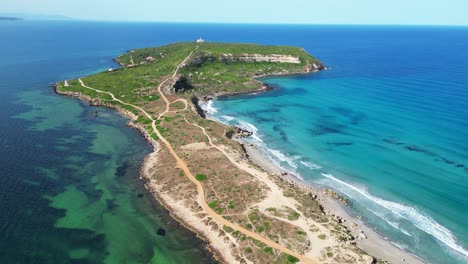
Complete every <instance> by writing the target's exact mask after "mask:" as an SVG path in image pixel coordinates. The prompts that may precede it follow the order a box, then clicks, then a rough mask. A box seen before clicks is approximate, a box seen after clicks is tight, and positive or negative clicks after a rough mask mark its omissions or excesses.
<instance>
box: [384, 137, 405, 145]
mask: <svg viewBox="0 0 468 264" xmlns="http://www.w3.org/2000/svg"><path fill="white" fill-rule="evenodd" d="M382 140H383V142H386V143H390V144H393V145H403V144H404V143H403V142H400V141H398V140H396V139H393V138H384V139H382Z"/></svg>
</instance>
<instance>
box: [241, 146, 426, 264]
mask: <svg viewBox="0 0 468 264" xmlns="http://www.w3.org/2000/svg"><path fill="white" fill-rule="evenodd" d="M239 143H241V144H243V146H244V148H245V150H246V152H247V154H248V156H249V159H250V160H251V161H252V162H253V163H255V164H256V165H258V166H259V167H261V168H262V169H263V170H265V171H267V172H269V173H271V174H272V175H275V176H276V177H281V178H283V179H284V180H285V181H288V182H291V183H293V184H295V185H297V186H300V187H301V188H304V189H307V190H309V191H310V192H312V193H315V194H317V196H318V197H319V198H318V199H319V201H320V204H321V205H322V206H323V208H324V211H325V212H326V213H327V214H329V215H333V216H336V217H339V218H340V219H342V223H343V224H344V225H345V226H346V227H347V228H348V230H350V231H351V233H352V234H353V235H354V236H355V237H357V238H358V239H356V244H357V246H358V247H359V248H360V249H362V250H363V251H365V252H366V253H368V254H369V255H372V256H375V257H377V258H379V259H382V260H385V261H388V262H389V263H395V264H396V263H412V264H423V263H426V262H425V261H423V260H421V259H420V258H418V257H417V256H414V255H413V254H411V253H409V252H407V251H405V250H403V249H401V248H399V247H397V246H396V245H394V244H393V243H392V242H391V241H389V240H386V239H385V238H384V237H383V236H381V235H380V234H378V233H377V231H375V230H374V229H372V228H370V227H369V226H367V225H366V224H365V223H364V222H362V221H361V220H359V219H358V218H356V217H354V216H352V215H351V214H350V213H349V212H348V211H347V210H346V207H345V206H344V205H343V204H342V203H341V202H340V201H339V200H337V199H334V198H332V197H331V196H330V195H328V194H327V192H326V190H325V189H321V188H317V187H314V186H313V185H311V184H309V183H306V182H304V181H301V180H300V179H298V178H296V177H295V176H293V175H290V174H288V173H287V172H284V171H283V170H282V169H281V168H279V167H278V166H276V165H275V164H274V163H273V162H272V161H270V160H269V159H268V158H267V157H266V156H265V154H263V153H262V151H261V150H260V149H259V148H258V147H257V146H255V145H253V144H251V143H248V142H246V141H245V140H242V139H240V140H239ZM361 231H362V232H363V234H365V237H366V238H364V239H359V236H360V234H361ZM361 236H362V235H361Z"/></svg>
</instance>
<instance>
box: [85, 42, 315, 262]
mask: <svg viewBox="0 0 468 264" xmlns="http://www.w3.org/2000/svg"><path fill="white" fill-rule="evenodd" d="M192 54H193V51H192V52H190V54H189V55H188V56H187V57H186V58H185V59H184V60H183V61H182V62H181V63H180V64H179V65H178V66H177V68H176V69H175V70H174V73H173V74H172V76H170V77H168V78H166V79H165V80H164V81H162V82H161V83H160V84H159V86H158V92H159V94H160V96H161V98H162V99H163V100H164V102H165V103H166V110H165V111H164V112H163V113H161V114H160V115H159V116H158V118H156V119H154V118H153V117H152V116H151V115H150V114H149V113H148V112H146V111H145V110H144V109H143V108H141V107H139V106H136V105H133V104H130V103H126V102H124V101H122V100H120V99H118V98H116V97H115V96H114V94H112V93H111V92H107V91H101V90H98V89H95V88H92V87H89V86H86V85H85V84H84V83H83V81H82V80H81V79H78V80H79V82H80V84H81V86H83V87H84V88H87V89H90V90H93V91H95V92H97V93H104V94H108V95H110V96H111V97H112V100H114V101H116V102H119V103H121V104H123V105H128V106H131V107H134V108H135V109H138V110H139V111H141V112H142V113H143V114H144V115H145V116H146V117H148V118H149V119H151V120H152V123H151V126H152V128H153V130H154V132H155V133H156V135H157V136H158V137H159V139H160V140H161V141H162V142H163V143H164V145H165V146H166V148H167V149H168V150H169V152H170V154H171V155H172V156H173V157H174V159H175V160H176V162H177V166H178V168H180V169H181V170H182V171H183V172H184V174H185V176H186V177H187V178H188V179H189V180H190V181H191V182H192V183H193V184H195V185H196V187H197V194H198V195H197V200H198V203H199V204H200V206H201V207H202V208H203V210H204V212H205V213H207V214H208V215H210V216H211V217H212V218H213V219H215V221H216V222H217V223H218V224H220V225H225V226H228V227H230V228H232V229H234V230H237V231H239V232H241V233H243V234H244V235H246V236H249V237H251V238H253V239H256V240H258V241H260V242H263V243H265V244H266V245H268V246H270V247H272V248H274V249H277V250H279V251H281V252H283V253H286V254H289V255H291V256H294V257H296V258H297V259H299V260H300V261H301V262H302V263H308V264H317V263H318V262H317V261H315V260H313V259H311V258H308V257H306V256H304V255H301V254H298V253H296V252H294V251H292V250H290V249H288V248H286V247H284V246H281V245H280V244H277V243H275V242H273V241H271V240H269V239H266V238H265V237H263V236H261V235H259V234H257V233H255V232H253V231H250V230H247V229H245V228H243V227H240V226H238V225H236V224H234V223H232V222H229V221H228V220H226V219H224V218H223V217H221V216H220V215H218V214H217V213H216V212H215V211H214V210H213V209H211V208H210V207H209V206H208V203H207V202H206V200H205V191H204V189H203V186H202V184H201V183H200V182H199V181H198V180H197V179H196V178H195V176H194V175H193V174H192V172H191V171H190V169H189V168H188V166H187V163H185V161H183V160H182V159H181V158H180V157H179V155H177V153H176V152H175V150H174V148H173V147H172V145H171V144H170V143H169V141H167V140H166V139H165V138H164V137H163V136H162V135H161V133H160V132H159V131H158V129H157V127H156V121H157V120H159V119H160V118H161V117H162V116H164V114H166V113H168V112H170V104H171V102H170V101H169V100H168V99H167V97H166V96H165V95H164V93H163V92H162V90H161V88H162V87H163V86H164V85H165V84H166V83H167V82H168V81H170V80H174V78H175V77H176V76H177V74H178V71H179V69H180V68H181V67H182V66H184V65H185V63H186V61H187V60H188V59H189V58H190V56H191V55H192ZM176 101H184V103H185V104H187V102H186V101H185V100H176ZM184 118H185V116H184ZM185 120H186V119H185ZM186 122H188V120H186ZM188 123H190V122H188ZM190 124H192V123H190ZM192 125H195V124H192ZM195 126H197V127H199V128H200V129H201V130H202V131H203V133H204V134H205V135H206V136H207V138H208V140H209V143H210V145H211V146H213V147H215V148H217V149H218V150H219V151H221V152H222V153H223V154H225V155H226V157H228V158H229V160H230V161H231V162H232V163H233V164H234V165H236V166H237V164H236V162H234V161H233V160H232V159H231V158H230V157H229V155H227V153H226V152H225V150H224V149H222V148H221V147H219V146H217V145H215V144H213V142H212V141H211V137H210V136H209V135H208V134H207V133H206V131H205V128H203V127H201V126H198V125H195Z"/></svg>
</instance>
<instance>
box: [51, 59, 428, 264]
mask: <svg viewBox="0 0 468 264" xmlns="http://www.w3.org/2000/svg"><path fill="white" fill-rule="evenodd" d="M189 56H190V55H189ZM179 67H180V66H179ZM177 69H178V68H177ZM177 69H176V71H175V73H174V75H175V74H176V73H177ZM322 69H326V67H323V68H322ZM316 71H319V69H317V70H314V71H307V72H306V73H309V72H316ZM296 74H304V72H302V73H299V72H293V73H290V72H280V73H274V74H268V75H264V76H260V75H259V76H252V79H253V80H254V81H255V82H257V83H258V84H259V85H261V88H260V89H257V90H251V91H248V92H240V93H229V92H222V93H218V94H215V95H214V97H219V96H233V95H239V94H246V93H247V94H248V93H250V94H251V93H259V92H263V91H267V90H270V89H271V87H269V86H268V85H267V84H265V83H263V82H262V81H260V80H258V79H257V78H262V77H266V76H286V75H296ZM166 80H167V79H166ZM80 82H81V80H80ZM163 83H164V82H163ZM81 84H82V86H84V84H83V83H81ZM65 86H67V82H65ZM160 86H161V85H160ZM160 86H159V88H160ZM90 89H92V88H90ZM93 90H94V89H93ZM55 91H56V93H58V94H62V95H67V96H71V97H78V98H80V99H82V100H85V101H88V102H90V104H92V105H101V106H106V107H111V108H113V109H116V110H117V111H118V112H119V113H121V114H123V115H124V116H126V117H128V118H130V122H129V126H131V127H134V128H136V129H138V130H139V131H140V133H141V135H142V136H143V137H144V138H145V139H146V140H147V141H148V142H149V143H150V144H151V145H152V146H153V148H154V151H153V152H152V153H151V154H149V155H148V156H147V157H145V159H144V161H143V164H142V167H141V170H140V177H141V178H142V179H143V180H145V181H146V182H145V187H146V188H148V189H149V190H150V192H152V193H153V194H154V195H153V196H154V198H155V199H156V200H157V201H158V202H159V203H160V204H161V205H163V206H164V207H165V208H166V209H168V211H169V212H170V214H171V216H172V218H174V219H175V220H176V221H178V222H180V223H181V224H182V225H183V226H185V227H186V228H188V229H190V230H192V231H193V232H194V233H195V234H196V235H197V236H199V237H201V238H202V239H203V240H204V241H206V242H207V248H208V250H209V251H210V252H212V253H213V256H214V257H215V259H217V260H219V261H222V262H227V263H233V262H238V261H237V260H238V259H237V257H238V254H239V252H238V250H236V249H235V247H236V245H235V244H234V243H231V244H230V239H229V238H232V236H230V235H227V236H226V235H225V234H224V235H222V234H223V233H224V232H223V231H222V230H221V227H223V229H224V227H225V226H223V225H222V223H224V222H223V221H221V223H220V222H217V220H216V221H212V219H211V217H207V215H206V211H204V210H199V209H201V207H200V204H199V202H200V201H198V205H195V206H194V205H193V204H192V205H190V204H188V203H187V202H186V201H185V203H184V201H183V200H182V201H180V200H178V199H177V198H174V197H173V196H172V197H171V195H169V194H168V189H167V188H166V187H167V186H165V183H164V182H159V181H157V180H155V177H154V171H153V172H152V173H153V174H152V173H151V172H150V170H151V169H153V170H154V168H155V167H156V166H158V167H157V168H160V167H161V166H162V167H161V168H162V169H161V173H162V171H163V168H164V166H165V165H167V160H166V163H164V161H165V160H164V158H163V159H162V160H161V162H160V160H159V158H160V154H162V155H163V156H164V155H165V154H167V153H166V152H168V151H172V152H174V150H172V147H171V146H170V145H169V146H168V149H166V148H165V147H164V146H162V145H159V144H158V142H157V141H156V140H154V139H153V138H152V137H151V135H150V134H149V133H148V132H147V130H146V129H145V128H144V127H142V126H141V125H140V124H136V122H134V121H135V120H136V119H137V116H136V115H135V114H133V113H131V112H129V111H127V110H125V109H122V108H121V107H119V106H114V105H112V104H109V103H106V102H102V101H101V100H100V99H98V98H90V97H88V96H85V95H83V94H81V93H80V92H59V91H58V89H57V87H55ZM159 92H160V93H161V91H159ZM111 95H112V94H111ZM161 96H162V97H163V98H164V95H163V94H162V93H161ZM112 98H114V100H117V99H115V97H114V96H113V95H112ZM205 98H208V100H209V99H210V97H209V96H208V97H204V99H205ZM164 100H165V101H166V103H167V110H166V112H167V111H168V109H169V104H170V103H169V101H168V100H167V99H164ZM182 100H183V99H182ZM117 101H119V100H117ZM175 101H177V100H175ZM175 101H173V102H175ZM119 102H121V101H119ZM122 103H123V102H122ZM124 104H125V103H124ZM195 105H196V103H195ZM186 108H187V103H186ZM186 108H185V109H186ZM141 111H143V112H144V110H141ZM146 115H148V114H146ZM184 119H185V117H184ZM185 122H187V123H188V124H191V125H193V126H198V125H194V124H192V123H190V122H189V121H187V119H185ZM217 123H218V125H219V126H224V124H222V123H221V122H217ZM153 126H154V124H153ZM198 127H199V128H200V129H202V130H203V133H204V134H205V135H206V136H207V137H208V140H209V143H210V144H211V145H212V148H215V149H218V150H219V151H220V152H221V153H222V154H223V155H225V156H226V158H227V159H228V160H229V161H230V163H232V164H233V165H235V166H237V167H238V169H240V170H242V171H244V172H246V173H248V174H250V176H252V177H253V178H254V179H255V180H257V181H259V182H260V183H261V184H262V185H264V187H265V192H266V193H267V194H266V197H264V198H262V199H261V200H260V201H257V203H255V204H253V207H256V208H260V210H261V211H263V212H266V210H268V209H269V208H274V207H276V206H279V207H281V206H283V207H286V208H290V209H291V208H294V209H296V210H297V209H298V207H297V206H296V202H299V201H300V200H299V199H301V198H303V197H300V195H299V196H297V197H296V196H294V195H293V196H292V197H291V196H289V195H285V194H284V193H283V192H285V191H290V190H291V189H293V192H294V190H300V192H301V193H303V194H306V195H308V196H310V197H312V200H317V199H316V198H315V197H313V196H316V197H319V199H320V200H317V202H316V203H317V204H319V206H320V210H319V211H318V212H319V214H322V215H324V217H325V218H326V219H327V220H326V222H328V221H329V220H331V222H333V223H334V224H333V225H332V226H335V225H338V226H339V229H338V230H340V229H341V227H343V225H342V221H343V219H345V218H344V217H350V216H349V215H348V216H341V217H339V218H336V217H335V215H336V214H337V213H335V211H336V212H338V213H340V214H343V213H346V211H345V209H344V208H343V207H342V206H340V205H339V204H337V201H336V200H331V198H330V199H329V198H326V196H325V195H323V196H322V194H321V190H319V189H316V188H313V187H312V186H308V185H307V184H305V183H304V182H300V181H299V180H298V179H295V178H294V179H293V178H291V179H287V181H288V182H287V183H285V179H284V176H287V175H284V173H283V172H282V171H281V170H280V168H277V167H276V166H275V165H274V164H269V165H267V163H268V162H267V160H263V161H262V158H263V159H267V158H266V157H265V156H263V155H261V153H260V152H259V151H257V152H259V153H254V154H252V152H255V151H254V150H252V149H249V148H247V149H246V148H244V150H245V151H246V153H248V152H250V154H249V156H250V157H251V158H250V159H248V158H246V157H245V156H246V155H243V153H242V151H240V152H239V151H238V149H236V148H237V147H238V145H239V143H241V144H242V142H236V141H232V142H231V143H233V144H231V143H229V144H227V145H224V144H223V145H219V146H215V145H214V144H213V143H212V142H211V139H210V137H209V136H208V134H207V133H206V132H205V130H204V128H203V127H201V126H198ZM154 130H155V131H156V128H154ZM158 136H159V133H158ZM163 141H164V142H165V143H166V145H167V144H168V143H167V142H166V141H165V140H163ZM228 145H229V146H228ZM239 146H240V145H239ZM194 150H197V149H194ZM252 157H253V158H252ZM177 158H178V157H177ZM226 162H227V161H226ZM192 177H193V176H192ZM158 180H160V179H158ZM163 180H164V179H163ZM279 181H281V183H279ZM197 184H198V183H197ZM169 189H170V188H169ZM199 191H200V193H201V194H203V189H201V190H199ZM310 197H309V198H308V199H310ZM325 198H326V199H325ZM202 199H203V202H204V198H202ZM328 200H330V201H328ZM193 202H195V201H193ZM301 202H302V200H301ZM195 204H197V202H195ZM325 204H326V205H325ZM324 205H325V206H326V207H325V209H324V207H323V206H324ZM197 206H198V208H197ZM314 206H315V205H314ZM314 206H312V207H314ZM251 208H252V207H250V209H251ZM332 210H333V211H332ZM340 210H342V211H340ZM208 211H210V210H208ZM293 212H294V210H293ZM299 212H301V211H299ZM325 212H326V213H327V214H326V216H325ZM296 213H297V212H296ZM218 214H219V213H218ZM298 215H299V214H298ZM213 217H217V216H215V215H213ZM270 217H273V218H272V219H275V217H276V216H273V215H270ZM320 218H322V217H320ZM221 220H223V219H221ZM294 220H297V218H296V219H294ZM353 220H355V219H352V218H351V217H350V218H349V220H346V221H345V222H348V223H349V222H350V221H353ZM282 221H283V222H285V223H287V224H292V225H293V226H294V227H297V228H301V230H304V231H305V232H303V234H307V238H308V239H310V242H311V243H312V245H313V248H309V249H307V251H305V252H301V253H302V254H304V253H305V254H304V255H303V256H304V257H306V259H307V258H310V259H316V260H320V262H322V261H325V260H324V258H325V259H326V258H327V257H326V256H325V257H323V254H324V253H323V250H325V249H326V248H330V246H336V247H339V248H341V249H343V250H345V251H346V252H347V253H345V254H348V255H347V256H349V257H351V258H352V259H356V258H357V259H359V261H361V262H363V263H375V261H376V260H375V258H373V257H371V256H375V257H378V258H383V259H385V260H390V259H391V257H392V254H394V255H398V257H396V258H395V256H393V257H394V258H393V259H392V260H391V261H392V262H394V263H401V262H402V261H404V262H405V263H423V262H421V261H418V260H417V259H416V258H415V259H414V260H413V259H412V256H411V255H410V254H409V253H408V256H406V255H404V253H407V252H404V251H402V252H399V251H393V250H388V251H389V252H390V251H391V253H388V256H387V255H385V254H384V255H383V256H385V257H380V256H379V254H374V253H371V251H373V250H376V251H382V249H381V248H377V247H374V248H372V247H370V248H367V253H370V255H371V256H369V255H367V254H366V253H365V252H362V251H359V250H357V248H356V246H354V243H355V241H356V240H354V237H357V236H354V235H352V236H351V240H348V238H346V237H345V238H343V239H344V240H342V241H347V242H339V241H338V240H337V241H334V240H335V239H337V237H334V236H333V235H332V233H333V232H332V230H331V229H330V228H329V227H328V224H326V225H322V224H321V221H322V220H320V221H318V222H317V221H316V220H313V219H310V218H309V217H306V218H305V219H304V218H301V219H300V220H299V221H296V222H294V223H295V224H293V223H292V220H291V219H289V221H284V219H283V220H282ZM310 224H312V226H313V227H314V228H313V229H315V228H316V226H315V225H316V224H317V225H318V226H319V228H318V229H317V230H316V231H313V230H312V229H308V227H309V226H310ZM343 229H345V228H344V227H343ZM351 229H352V228H351V227H348V233H350V232H352V230H351ZM361 230H364V227H362V229H361ZM218 231H219V232H218ZM318 231H320V232H325V234H326V236H325V235H324V234H323V233H322V234H320V235H319V236H318V238H317V236H316V235H317V234H315V235H314V234H313V233H315V232H318ZM241 232H244V231H241ZM246 232H247V231H246ZM260 232H261V231H260ZM301 232H302V231H301ZM367 232H369V234H371V231H367ZM247 233H248V232H247ZM250 233H252V232H250ZM222 236H224V237H222ZM249 236H250V235H249ZM252 236H254V237H255V236H256V237H257V239H260V238H261V237H259V236H258V235H256V234H252ZM321 236H324V237H325V238H321ZM359 236H364V237H366V235H362V234H359ZM376 237H379V236H378V235H376ZM379 238H381V237H379ZM226 239H227V241H226ZM261 239H263V238H261ZM340 239H341V237H340ZM321 240H326V241H321ZM369 241H372V243H370V244H375V242H373V241H376V240H375V239H369ZM382 241H384V239H383V238H382ZM388 244H389V245H391V243H390V242H388ZM380 245H382V247H385V248H386V249H387V248H388V249H390V246H389V245H386V244H384V243H383V244H382V243H381V244H379V246H380ZM364 247H365V246H364ZM233 248H234V249H233ZM352 248H354V249H352ZM395 249H396V247H395ZM270 250H271V249H270ZM326 250H327V252H329V251H328V249H326ZM356 250H357V251H356ZM289 251H290V252H291V250H289ZM385 251H387V250H385ZM338 252H340V251H339V250H338ZM293 253H295V252H292V253H291V254H293ZM334 253H337V252H335V251H334ZM241 255H242V254H241ZM327 255H328V253H327ZM332 256H333V254H332ZM402 256H404V257H402ZM400 257H402V258H400ZM357 259H356V260H357ZM403 259H404V260H403ZM407 259H408V260H409V261H408V262H407V261H406V260H407ZM301 260H302V259H301ZM377 261H379V260H377ZM307 262H308V261H307ZM313 263H315V262H313ZM353 263H354V261H353Z"/></svg>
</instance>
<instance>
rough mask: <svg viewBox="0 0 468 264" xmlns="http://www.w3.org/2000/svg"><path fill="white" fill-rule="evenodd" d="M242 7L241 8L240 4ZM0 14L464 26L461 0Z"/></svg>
mask: <svg viewBox="0 0 468 264" xmlns="http://www.w3.org/2000/svg"><path fill="white" fill-rule="evenodd" d="M246 7H247V8H246ZM0 8H1V10H3V12H1V14H24V15H32V16H37V15H39V16H64V17H69V18H73V19H76V20H84V21H108V22H174V23H223V24H224V23H227V24H319V25H322V24H323V25H347V24H350V25H429V26H432V25H434V26H437V25H441V26H466V25H468V16H466V14H465V11H464V10H467V9H468V2H466V1H462V0H447V1H438V0H429V1H422V0H414V1H403V0H395V1H392V2H376V1H373V0H353V1H347V2H343V1H338V0H330V1H327V2H321V1H318V0H308V1H305V0H291V1H289V2H287V3H286V2H284V1H279V0H271V1H248V0H239V1H237V2H235V3H219V2H218V1H214V0H200V1H188V0H180V1H177V2H174V1H171V2H168V1H165V2H162V3H156V2H154V1H151V0H140V1H138V3H135V2H130V1H126V0H114V1H109V0H103V1H99V2H94V1H92V0H82V1H77V0H71V1H67V2H63V1H58V0H44V1H42V2H41V3H37V2H36V1H33V0H18V1H14V2H7V3H2V4H0Z"/></svg>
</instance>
